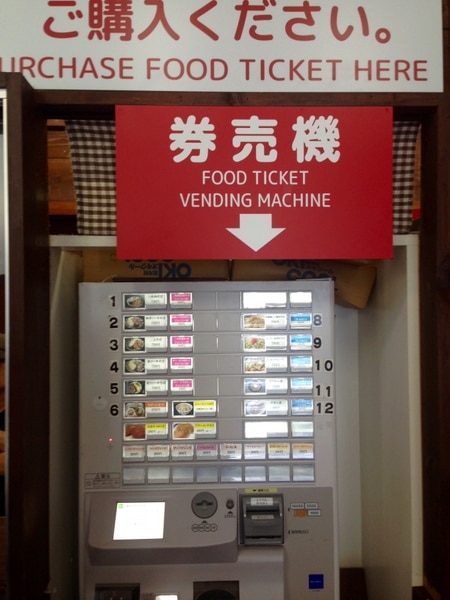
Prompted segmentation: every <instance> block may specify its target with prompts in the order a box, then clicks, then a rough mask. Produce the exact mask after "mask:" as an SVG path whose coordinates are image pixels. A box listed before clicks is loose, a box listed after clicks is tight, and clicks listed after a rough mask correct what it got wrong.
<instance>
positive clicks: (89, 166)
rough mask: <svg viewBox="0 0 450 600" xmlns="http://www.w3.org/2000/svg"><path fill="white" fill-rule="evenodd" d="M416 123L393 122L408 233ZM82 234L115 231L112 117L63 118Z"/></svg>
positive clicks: (397, 184)
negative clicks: (105, 119)
mask: <svg viewBox="0 0 450 600" xmlns="http://www.w3.org/2000/svg"><path fill="white" fill-rule="evenodd" d="M419 126H420V123H419V122H416V121H395V122H394V132H393V144H394V158H393V162H394V173H393V178H394V191H393V196H394V198H393V200H394V202H393V205H394V206H393V211H394V214H393V232H394V233H395V234H400V233H409V231H410V230H411V223H412V203H413V187H414V168H415V152H416V140H417V135H418V132H419ZM66 127H67V132H68V135H69V141H70V149H71V155H72V163H73V173H74V186H75V193H76V199H77V229H78V233H79V234H81V235H115V234H116V163H115V123H114V121H96V120H89V121H88V120H86V121H83V120H69V121H66Z"/></svg>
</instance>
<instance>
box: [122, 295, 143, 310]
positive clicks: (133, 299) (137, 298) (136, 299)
mask: <svg viewBox="0 0 450 600" xmlns="http://www.w3.org/2000/svg"><path fill="white" fill-rule="evenodd" d="M125 308H145V296H143V295H142V294H131V295H129V294H125Z"/></svg>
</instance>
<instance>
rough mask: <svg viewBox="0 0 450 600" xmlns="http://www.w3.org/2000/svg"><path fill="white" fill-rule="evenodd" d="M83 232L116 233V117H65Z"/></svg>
mask: <svg viewBox="0 0 450 600" xmlns="http://www.w3.org/2000/svg"><path fill="white" fill-rule="evenodd" d="M66 128H67V133H68V136H69V142H70V152H71V156H72V167H73V178H74V181H73V182H74V187H75V195H76V201H77V231H78V233H79V234H80V235H115V234H116V137H115V136H116V128H115V123H114V121H102V120H99V121H97V120H95V121H94V120H89V121H88V120H86V121H83V120H76V121H74V120H69V121H66Z"/></svg>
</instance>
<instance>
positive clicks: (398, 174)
mask: <svg viewBox="0 0 450 600" xmlns="http://www.w3.org/2000/svg"><path fill="white" fill-rule="evenodd" d="M419 127H420V123H419V122H418V121H394V191H393V195H394V203H393V204H394V206H393V210H394V221H393V229H394V233H409V232H410V230H411V223H412V209H413V190H414V168H415V159H416V141H417V136H418V133H419Z"/></svg>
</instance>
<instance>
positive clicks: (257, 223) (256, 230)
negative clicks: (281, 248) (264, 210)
mask: <svg viewBox="0 0 450 600" xmlns="http://www.w3.org/2000/svg"><path fill="white" fill-rule="evenodd" d="M284 230H285V228H284V227H283V228H279V229H277V228H272V215H266V214H262V215H261V214H246V215H239V227H237V228H232V227H227V231H229V232H230V233H232V234H233V235H234V236H236V237H237V238H238V239H239V240H241V242H244V244H246V245H247V246H248V247H249V248H251V249H252V250H254V251H255V252H257V251H258V250H260V249H261V248H262V247H263V246H265V245H266V244H268V243H269V242H270V241H271V240H273V238H274V237H276V236H277V235H279V234H280V233H282V232H283V231H284Z"/></svg>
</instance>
